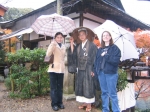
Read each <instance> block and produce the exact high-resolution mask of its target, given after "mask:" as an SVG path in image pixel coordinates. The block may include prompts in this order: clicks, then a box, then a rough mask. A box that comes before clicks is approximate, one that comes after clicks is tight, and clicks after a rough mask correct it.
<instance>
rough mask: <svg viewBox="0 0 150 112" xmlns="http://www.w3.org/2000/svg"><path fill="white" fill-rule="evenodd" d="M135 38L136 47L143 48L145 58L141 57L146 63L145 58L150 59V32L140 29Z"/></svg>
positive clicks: (135, 33)
mask: <svg viewBox="0 0 150 112" xmlns="http://www.w3.org/2000/svg"><path fill="white" fill-rule="evenodd" d="M134 38H135V42H136V46H137V47H138V48H141V49H142V51H143V56H142V57H141V60H142V61H144V62H145V61H146V59H145V57H146V56H149V57H150V31H143V30H141V29H140V28H138V29H137V30H136V31H135V32H134Z"/></svg>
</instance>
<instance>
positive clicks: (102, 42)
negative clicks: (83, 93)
mask: <svg viewBox="0 0 150 112" xmlns="http://www.w3.org/2000/svg"><path fill="white" fill-rule="evenodd" d="M105 32H107V33H108V34H109V36H110V37H111V39H110V42H109V45H113V44H114V42H113V39H112V36H111V33H110V32H109V31H104V32H103V33H102V35H101V48H104V47H105V42H104V41H103V34H104V33H105Z"/></svg>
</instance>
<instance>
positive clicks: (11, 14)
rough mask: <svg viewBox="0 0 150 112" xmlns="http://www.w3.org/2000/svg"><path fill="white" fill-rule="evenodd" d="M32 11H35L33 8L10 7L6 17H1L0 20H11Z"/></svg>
mask: <svg viewBox="0 0 150 112" xmlns="http://www.w3.org/2000/svg"><path fill="white" fill-rule="evenodd" d="M31 11H33V9H31V8H9V9H8V10H7V12H6V13H5V15H4V17H3V18H0V21H1V22H2V21H10V20H13V19H16V18H19V17H21V16H23V15H25V14H27V13H29V12H31Z"/></svg>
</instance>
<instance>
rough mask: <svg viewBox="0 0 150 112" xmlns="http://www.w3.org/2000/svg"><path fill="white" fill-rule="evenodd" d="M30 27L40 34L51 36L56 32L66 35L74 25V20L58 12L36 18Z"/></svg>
mask: <svg viewBox="0 0 150 112" xmlns="http://www.w3.org/2000/svg"><path fill="white" fill-rule="evenodd" d="M31 28H32V29H33V30H34V31H35V32H36V33H37V34H41V35H47V36H51V37H53V36H54V35H55V34H56V33H57V32H61V33H62V34H63V35H67V34H68V33H70V32H72V31H73V30H74V29H75V28H76V27H75V23H74V21H73V20H72V19H71V18H69V17H65V16H61V15H58V14H56V13H55V14H51V15H42V16H40V17H38V18H37V19H36V21H35V22H34V23H33V24H32V26H31Z"/></svg>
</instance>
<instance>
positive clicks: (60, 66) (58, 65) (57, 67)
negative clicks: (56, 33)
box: [46, 41, 66, 73]
mask: <svg viewBox="0 0 150 112" xmlns="http://www.w3.org/2000/svg"><path fill="white" fill-rule="evenodd" d="M52 53H53V54H54V63H53V64H54V66H53V67H52V64H50V65H49V68H48V71H47V72H55V73H64V72H65V55H66V47H65V46H64V45H63V44H62V46H61V47H59V45H58V44H57V43H56V41H53V42H51V44H50V45H49V46H48V49H47V52H46V56H50V55H51V54H52Z"/></svg>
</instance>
